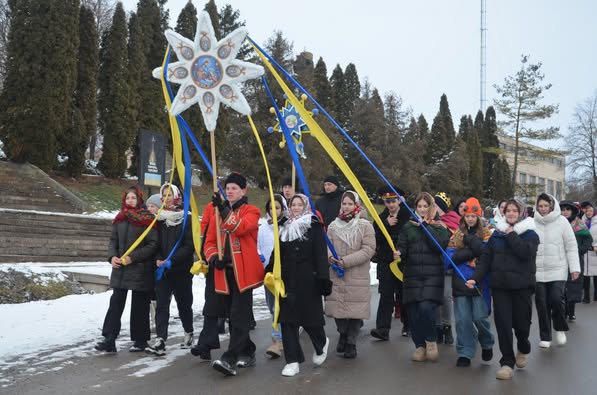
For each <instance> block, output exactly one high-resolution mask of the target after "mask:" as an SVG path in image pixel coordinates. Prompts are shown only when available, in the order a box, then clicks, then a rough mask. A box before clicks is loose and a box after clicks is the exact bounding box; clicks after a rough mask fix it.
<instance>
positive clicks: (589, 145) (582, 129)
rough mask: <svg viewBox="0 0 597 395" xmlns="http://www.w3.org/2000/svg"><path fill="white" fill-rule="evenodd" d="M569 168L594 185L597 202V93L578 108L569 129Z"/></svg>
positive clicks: (593, 190)
mask: <svg viewBox="0 0 597 395" xmlns="http://www.w3.org/2000/svg"><path fill="white" fill-rule="evenodd" d="M568 130H569V133H568V138H567V139H566V145H567V148H568V149H569V152H570V156H569V159H568V167H569V168H570V171H571V173H572V175H573V176H575V177H578V178H580V179H581V180H584V181H590V183H591V185H592V193H591V198H592V199H591V200H593V201H595V200H597V91H595V94H593V96H591V97H589V98H587V99H585V101H584V102H583V103H582V104H579V105H577V106H576V109H575V111H574V114H573V120H572V123H571V124H570V126H569V127H568Z"/></svg>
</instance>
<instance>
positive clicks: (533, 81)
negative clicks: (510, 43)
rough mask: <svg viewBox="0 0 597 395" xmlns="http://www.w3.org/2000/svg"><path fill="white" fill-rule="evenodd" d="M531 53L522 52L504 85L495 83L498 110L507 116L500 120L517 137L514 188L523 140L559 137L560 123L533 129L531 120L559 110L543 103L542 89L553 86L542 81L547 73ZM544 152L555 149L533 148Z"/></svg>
mask: <svg viewBox="0 0 597 395" xmlns="http://www.w3.org/2000/svg"><path fill="white" fill-rule="evenodd" d="M528 62H529V56H528V55H522V56H521V68H520V70H519V71H518V72H517V73H516V74H515V75H514V76H507V77H506V78H505V79H504V84H503V85H501V86H500V85H494V87H495V89H496V91H497V93H498V95H499V96H500V97H501V98H500V99H497V100H494V103H495V105H496V107H497V109H498V111H499V112H501V113H502V115H504V117H505V118H506V119H505V120H504V121H502V122H500V124H501V126H502V129H503V130H504V131H505V132H506V133H507V134H508V136H510V137H512V139H514V165H513V166H512V188H513V189H515V188H516V185H517V183H516V178H517V175H518V162H519V160H520V155H519V154H520V150H521V146H520V142H521V141H525V140H542V141H545V140H551V139H555V138H558V137H560V134H559V128H558V127H544V128H537V129H532V128H531V127H530V126H528V125H529V124H532V123H533V122H536V121H539V120H543V119H549V118H550V117H551V116H552V115H553V114H554V113H557V112H558V105H557V104H556V105H553V104H546V105H543V104H540V103H539V102H540V101H541V100H542V99H543V92H544V91H547V90H549V89H550V88H551V84H545V85H543V80H544V78H545V74H543V72H542V71H541V65H542V64H541V62H539V63H537V64H530V63H528ZM525 149H526V150H531V151H534V152H535V153H536V154H538V155H541V156H550V155H553V151H550V150H542V149H533V148H532V147H525Z"/></svg>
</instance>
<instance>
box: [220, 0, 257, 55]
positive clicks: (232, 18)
mask: <svg viewBox="0 0 597 395" xmlns="http://www.w3.org/2000/svg"><path fill="white" fill-rule="evenodd" d="M243 26H245V21H241V20H240V11H239V10H235V9H234V8H232V6H231V5H230V4H226V5H225V6H224V7H222V8H221V9H220V32H221V35H222V37H226V36H227V35H228V34H230V33H232V32H233V31H235V30H236V29H238V28H240V27H243ZM251 56H255V53H254V52H253V48H252V47H251V45H250V44H249V40H245V41H244V42H243V44H242V45H241V48H240V50H239V51H238V54H237V55H236V58H237V59H241V60H245V61H254V60H255V59H250V58H251Z"/></svg>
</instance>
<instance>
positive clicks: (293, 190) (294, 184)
mask: <svg viewBox="0 0 597 395" xmlns="http://www.w3.org/2000/svg"><path fill="white" fill-rule="evenodd" d="M291 182H292V193H293V194H295V193H296V167H295V166H294V162H292V181H291Z"/></svg>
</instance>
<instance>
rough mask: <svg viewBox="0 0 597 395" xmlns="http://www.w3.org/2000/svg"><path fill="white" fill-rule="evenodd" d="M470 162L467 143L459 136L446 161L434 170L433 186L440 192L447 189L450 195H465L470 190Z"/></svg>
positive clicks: (432, 175) (432, 174)
mask: <svg viewBox="0 0 597 395" xmlns="http://www.w3.org/2000/svg"><path fill="white" fill-rule="evenodd" d="M469 163H470V159H469V157H468V153H467V144H466V142H465V141H463V140H462V139H461V138H457V139H456V141H455V142H454V145H453V151H452V152H451V153H450V154H449V155H448V157H447V159H446V161H445V162H443V163H440V164H438V165H437V166H436V167H435V168H434V169H433V170H432V173H431V187H432V188H435V189H436V191H438V192H439V191H445V192H446V193H447V194H448V196H465V195H466V194H467V192H469V191H470V182H469V179H468V175H469V173H470V168H469Z"/></svg>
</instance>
